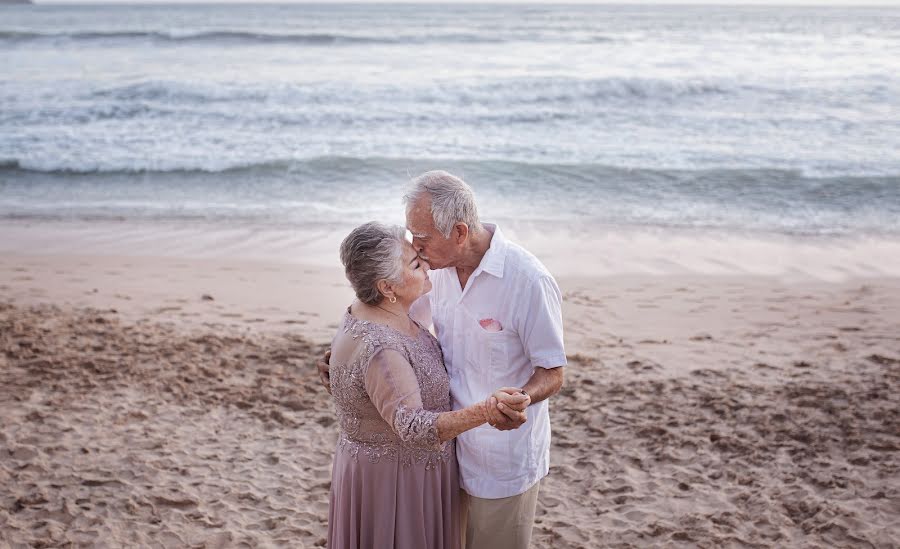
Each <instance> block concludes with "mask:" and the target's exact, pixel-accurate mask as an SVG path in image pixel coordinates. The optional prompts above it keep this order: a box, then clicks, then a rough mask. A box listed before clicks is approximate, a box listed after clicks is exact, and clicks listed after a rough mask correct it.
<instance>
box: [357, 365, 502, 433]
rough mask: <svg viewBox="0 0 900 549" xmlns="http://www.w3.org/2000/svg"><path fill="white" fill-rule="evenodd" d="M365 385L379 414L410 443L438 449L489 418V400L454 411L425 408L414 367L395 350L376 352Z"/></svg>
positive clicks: (367, 372)
mask: <svg viewBox="0 0 900 549" xmlns="http://www.w3.org/2000/svg"><path fill="white" fill-rule="evenodd" d="M365 384H366V391H367V392H368V393H369V398H370V399H371V400H372V403H373V404H374V405H375V408H376V409H377V410H378V413H379V414H380V415H381V417H382V418H383V419H384V420H385V421H386V422H387V423H388V425H390V426H391V429H393V431H394V432H395V433H397V436H399V437H400V440H402V441H403V442H405V443H407V444H411V445H414V446H419V447H422V448H427V449H430V450H436V449H439V448H440V446H441V444H442V443H443V442H445V441H447V440H450V439H452V438H454V437H457V436H459V434H460V433H464V432H465V431H468V430H469V429H474V428H475V427H478V426H479V425H482V424H484V423H486V422H487V421H488V416H487V412H486V410H487V406H488V403H487V401H485V402H479V403H478V404H473V405H472V406H468V407H466V408H463V409H462V410H454V411H452V412H430V411H428V410H425V409H424V408H423V407H422V395H421V393H420V391H419V382H418V380H417V379H416V375H415V372H413V369H412V366H411V365H410V364H409V362H408V361H407V360H406V357H405V356H403V354H402V353H400V352H398V351H395V350H392V349H380V350H377V351H375V353H374V354H373V355H372V359H371V361H370V362H369V365H368V367H367V368H366V372H365ZM489 398H490V397H489Z"/></svg>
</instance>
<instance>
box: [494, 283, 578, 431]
mask: <svg viewBox="0 0 900 549" xmlns="http://www.w3.org/2000/svg"><path fill="white" fill-rule="evenodd" d="M528 290H529V291H528V294H529V295H528V298H527V299H526V300H524V301H523V304H524V306H525V307H526V309H525V310H524V311H523V312H522V314H519V315H517V317H518V323H517V326H516V328H517V331H518V333H519V337H520V338H521V340H522V346H523V347H524V348H525V352H526V354H527V355H528V357H529V359H530V360H531V365H532V366H533V367H534V371H533V372H532V374H531V378H529V380H528V382H526V383H525V385H524V386H523V387H522V390H524V391H525V392H526V393H527V394H528V396H529V397H530V398H529V399H527V400H526V402H525V406H515V405H514V404H512V403H509V402H503V400H504V399H503V398H502V395H501V398H500V400H499V401H498V403H497V413H496V414H494V415H492V416H491V424H494V423H496V424H497V425H496V426H497V428H498V429H501V430H504V431H506V430H509V429H517V428H518V427H521V426H522V424H524V423H525V422H526V421H527V419H528V418H527V415H526V414H525V408H526V407H527V406H528V405H530V404H532V403H537V402H540V401H542V400H546V399H547V398H549V397H551V396H553V395H555V394H556V393H558V392H559V390H560V388H562V384H563V367H564V366H565V365H566V352H565V348H564V346H563V321H562V293H561V292H560V291H559V286H557V285H556V281H555V280H553V277H551V276H550V275H546V276H542V277H540V278H538V279H536V280H535V281H534V282H533V283H532V285H531V287H530V288H529V289H528Z"/></svg>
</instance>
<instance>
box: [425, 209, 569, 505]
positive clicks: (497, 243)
mask: <svg viewBox="0 0 900 549" xmlns="http://www.w3.org/2000/svg"><path fill="white" fill-rule="evenodd" d="M484 226H485V227H486V228H487V230H488V231H490V232H492V233H493V237H492V238H491V244H490V248H489V249H488V251H487V253H485V255H484V257H483V258H482V260H481V263H480V264H479V265H478V268H476V269H475V271H474V272H473V273H472V275H471V276H470V277H469V280H468V281H467V283H466V287H465V288H461V287H460V283H459V278H458V276H457V273H456V269H455V268H448V269H439V270H434V271H430V272H429V277H430V278H431V282H432V285H433V287H432V290H431V292H429V294H428V295H427V296H425V297H424V298H423V299H421V300H420V301H419V302H416V303H415V304H414V306H413V312H412V314H413V316H414V317H416V316H417V315H419V316H421V315H422V313H423V312H425V311H426V309H425V307H428V306H429V305H430V309H431V320H432V323H433V325H434V329H435V333H436V335H437V338H438V341H440V344H441V349H442V350H443V353H444V362H445V364H446V365H447V371H448V373H449V374H450V395H451V397H452V398H453V408H454V409H455V410H457V409H460V408H464V407H466V406H470V405H472V404H475V403H478V402H482V401H484V399H485V398H487V397H488V396H489V395H490V394H491V393H493V392H494V391H495V390H497V389H499V388H500V387H522V386H523V385H525V383H527V382H528V380H529V379H530V378H531V376H532V374H533V373H534V369H535V368H556V367H558V366H565V365H566V353H565V349H564V347H563V325H562V309H561V306H562V296H561V295H560V291H559V287H558V286H557V284H556V281H555V280H554V279H553V277H552V276H551V275H550V273H549V272H548V271H547V269H546V268H545V267H544V266H543V265H542V264H541V262H540V261H538V259H537V258H536V257H534V256H533V255H531V254H530V253H529V252H528V251H526V250H525V249H523V248H522V247H521V246H518V245H516V244H514V243H512V242H509V241H507V240H506V239H505V238H504V237H503V233H502V232H501V231H500V229H499V228H498V227H497V226H496V225H490V224H485V225H484ZM425 314H426V315H427V313H425ZM488 319H493V320H495V321H497V322H499V323H500V326H501V328H502V329H501V331H499V332H497V331H488V330H487V329H485V328H484V327H482V323H481V322H480V321H482V320H485V321H486V320H488ZM527 414H528V421H527V422H526V423H525V424H524V425H522V426H521V427H520V428H518V429H515V430H511V431H498V430H497V429H494V428H493V427H491V426H490V425H482V426H481V427H478V428H476V429H472V430H470V431H467V432H465V433H463V434H461V435H460V436H459V438H457V446H456V453H457V458H458V461H459V470H460V484H461V485H462V487H463V489H464V490H465V491H466V492H468V493H469V494H471V495H473V496H475V497H480V498H488V499H496V498H504V497H509V496H514V495H517V494H521V493H523V492H525V491H526V490H528V489H529V488H530V487H531V486H533V485H534V483H536V482H537V481H539V480H540V479H541V478H543V477H544V476H546V475H547V473H548V472H549V470H550V414H549V408H548V401H547V400H544V401H542V402H539V403H537V404H533V405H532V406H530V407H528V409H527Z"/></svg>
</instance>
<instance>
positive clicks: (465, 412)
mask: <svg viewBox="0 0 900 549" xmlns="http://www.w3.org/2000/svg"><path fill="white" fill-rule="evenodd" d="M404 236H405V230H404V229H403V228H401V227H396V226H387V225H382V224H379V223H366V224H365V225H362V226H360V227H358V228H356V229H354V230H353V231H352V232H351V233H350V235H349V236H347V238H346V239H344V241H343V243H342V244H341V261H342V262H343V264H344V269H345V271H346V275H347V278H348V279H349V281H350V283H351V285H352V286H353V289H354V291H355V292H356V297H357V300H356V301H355V302H354V303H353V304H352V305H351V306H350V307H349V308H348V309H347V311H346V313H345V314H344V317H343V321H342V323H341V327H340V329H339V330H338V333H337V335H336V336H335V338H334V341H333V342H332V347H331V360H330V363H331V391H332V395H333V398H334V403H335V408H336V409H337V414H338V418H339V423H340V436H339V438H338V444H337V449H336V451H335V456H334V465H333V471H332V480H331V506H330V510H329V525H328V545H329V547H334V548H347V547H354V548H355V547H373V548H375V547H394V548H410V549H422V548H447V549H456V548H458V547H459V546H460V528H459V481H458V478H457V464H456V453H455V451H454V444H453V438H454V437H456V436H457V435H459V434H460V433H462V432H464V431H467V430H469V429H473V428H475V427H478V426H480V425H482V424H484V423H485V422H487V421H488V417H489V415H488V410H489V406H491V405H492V404H493V402H495V401H491V395H489V396H488V398H487V400H485V401H484V402H479V403H476V404H474V405H472V406H469V407H467V408H463V409H461V410H456V411H451V401H450V387H449V378H448V375H447V370H446V369H445V367H444V361H443V357H442V355H441V348H440V346H439V345H438V342H437V340H436V339H435V338H434V337H433V336H432V335H431V334H430V333H429V332H428V331H427V330H425V329H424V328H423V327H422V326H420V325H419V324H417V323H416V322H415V321H413V320H412V319H411V318H410V316H409V308H410V305H412V303H413V302H414V301H415V300H417V299H418V298H419V297H420V296H422V295H424V294H425V293H427V292H428V291H429V290H430V289H431V281H430V280H429V279H428V273H427V271H428V268H429V267H428V264H427V263H425V262H424V261H423V260H421V259H419V257H418V256H417V255H416V252H415V251H414V250H413V247H412V246H411V245H410V244H409V243H408V242H407V241H406V240H405V238H404ZM495 395H496V394H495Z"/></svg>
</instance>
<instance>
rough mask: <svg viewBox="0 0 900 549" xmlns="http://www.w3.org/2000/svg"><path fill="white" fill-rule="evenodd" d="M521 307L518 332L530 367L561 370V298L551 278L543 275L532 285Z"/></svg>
mask: <svg viewBox="0 0 900 549" xmlns="http://www.w3.org/2000/svg"><path fill="white" fill-rule="evenodd" d="M522 305H523V308H524V310H522V311H521V314H519V315H518V317H519V319H520V320H519V327H518V330H519V335H520V337H521V338H522V345H523V346H524V348H525V354H526V355H527V356H528V358H529V360H530V361H531V364H532V366H534V367H536V368H556V367H558V366H565V365H566V364H567V361H566V349H565V346H564V345H563V321H562V294H561V293H560V291H559V286H557V285H556V281H555V280H553V277H552V276H549V275H545V276H542V277H540V278H538V279H537V280H535V281H534V282H532V283H531V287H530V289H529V292H528V293H527V294H526V299H525V300H523V303H522Z"/></svg>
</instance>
